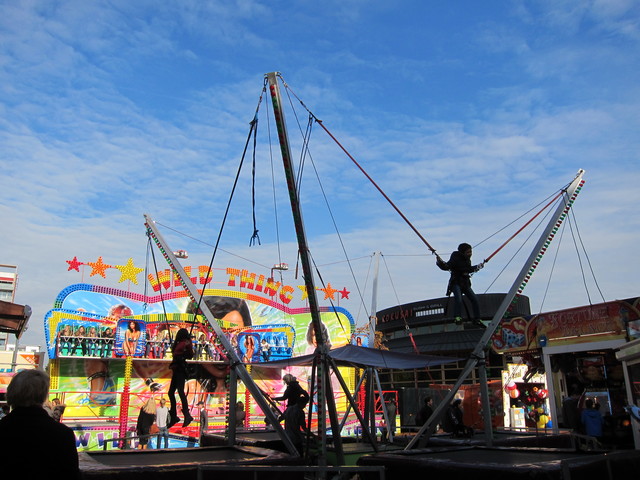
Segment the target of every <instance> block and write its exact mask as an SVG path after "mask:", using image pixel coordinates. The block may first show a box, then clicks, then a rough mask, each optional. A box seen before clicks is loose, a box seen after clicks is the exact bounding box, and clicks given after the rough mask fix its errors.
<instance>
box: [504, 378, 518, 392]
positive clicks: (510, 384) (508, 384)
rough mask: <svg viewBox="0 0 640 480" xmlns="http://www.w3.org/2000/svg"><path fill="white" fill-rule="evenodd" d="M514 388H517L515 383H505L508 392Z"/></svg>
mask: <svg viewBox="0 0 640 480" xmlns="http://www.w3.org/2000/svg"><path fill="white" fill-rule="evenodd" d="M516 387H517V385H516V382H514V381H513V380H511V381H509V383H507V385H506V388H507V390H509V391H511V390H515V389H516Z"/></svg>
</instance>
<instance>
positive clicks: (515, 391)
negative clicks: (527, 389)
mask: <svg viewBox="0 0 640 480" xmlns="http://www.w3.org/2000/svg"><path fill="white" fill-rule="evenodd" d="M509 396H510V397H511V398H518V397H519V396H520V391H519V390H518V389H517V388H514V389H513V390H510V391H509Z"/></svg>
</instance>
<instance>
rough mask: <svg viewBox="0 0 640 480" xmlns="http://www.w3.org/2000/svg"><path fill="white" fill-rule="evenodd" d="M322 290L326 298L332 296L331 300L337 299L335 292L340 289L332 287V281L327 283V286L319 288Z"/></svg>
mask: <svg viewBox="0 0 640 480" xmlns="http://www.w3.org/2000/svg"><path fill="white" fill-rule="evenodd" d="M318 290H320V291H321V292H324V299H325V300H326V299H327V298H330V299H331V300H335V299H336V297H335V294H336V292H337V291H338V290H336V289H335V288H332V287H331V283H327V288H318Z"/></svg>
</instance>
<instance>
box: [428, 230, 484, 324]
mask: <svg viewBox="0 0 640 480" xmlns="http://www.w3.org/2000/svg"><path fill="white" fill-rule="evenodd" d="M472 253H473V249H472V247H471V245H469V244H468V243H461V244H460V245H458V249H457V250H456V251H455V252H453V253H452V254H451V257H450V258H449V261H448V262H445V261H443V260H442V258H440V257H439V256H438V257H436V265H437V266H438V267H439V268H440V269H441V270H445V271H449V272H451V277H450V278H449V284H448V285H447V296H449V295H451V294H453V298H454V304H453V316H454V319H455V322H456V323H457V324H460V323H462V295H463V294H464V295H466V297H467V298H468V299H469V302H471V308H472V310H473V318H472V319H471V321H472V322H473V323H475V324H476V325H479V326H482V327H484V324H483V323H482V321H481V320H480V304H479V302H478V297H477V296H476V294H475V293H474V291H473V289H472V288H471V275H472V274H474V273H475V272H477V271H479V270H481V269H482V268H483V267H484V262H482V263H479V264H478V265H471V255H472Z"/></svg>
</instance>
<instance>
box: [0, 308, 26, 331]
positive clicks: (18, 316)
mask: <svg viewBox="0 0 640 480" xmlns="http://www.w3.org/2000/svg"><path fill="white" fill-rule="evenodd" d="M30 316H31V307H29V305H18V304H17V303H11V302H5V301H3V300H0V332H6V333H13V334H15V336H16V337H18V338H20V336H21V335H22V332H23V331H24V329H25V327H26V326H27V322H28V321H29V317H30Z"/></svg>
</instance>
